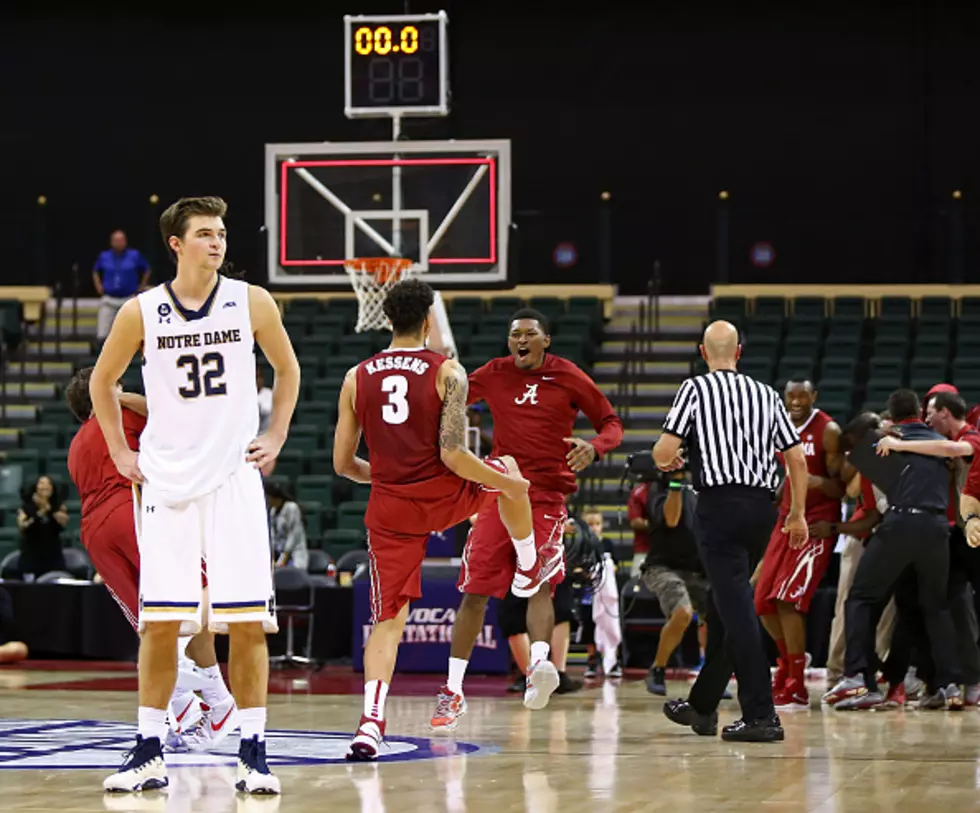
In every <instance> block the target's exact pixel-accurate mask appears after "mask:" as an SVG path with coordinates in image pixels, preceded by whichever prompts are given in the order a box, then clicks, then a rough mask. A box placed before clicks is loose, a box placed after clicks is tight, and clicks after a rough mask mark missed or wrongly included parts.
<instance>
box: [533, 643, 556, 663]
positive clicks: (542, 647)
mask: <svg viewBox="0 0 980 813" xmlns="http://www.w3.org/2000/svg"><path fill="white" fill-rule="evenodd" d="M550 652H551V645H550V644H549V643H548V642H547V641H535V642H534V643H533V644H531V666H534V664H536V663H538V662H539V661H546V660H548V653H550Z"/></svg>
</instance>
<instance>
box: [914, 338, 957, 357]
mask: <svg viewBox="0 0 980 813" xmlns="http://www.w3.org/2000/svg"><path fill="white" fill-rule="evenodd" d="M951 346H952V342H950V340H949V336H948V335H946V336H920V337H919V338H918V339H916V340H915V355H917V356H922V357H923V358H926V357H931V358H937V359H943V361H944V362H945V360H947V359H948V358H949V351H950V347H951Z"/></svg>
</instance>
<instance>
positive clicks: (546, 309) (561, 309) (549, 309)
mask: <svg viewBox="0 0 980 813" xmlns="http://www.w3.org/2000/svg"><path fill="white" fill-rule="evenodd" d="M527 304H528V307H530V308H534V309H535V310H537V311H541V313H543V314H544V315H545V316H554V315H561V314H564V313H565V302H564V301H563V300H561V299H559V298H558V297H557V296H536V297H533V298H531V299H529V300H528V303H527Z"/></svg>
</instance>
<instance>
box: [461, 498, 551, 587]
mask: <svg viewBox="0 0 980 813" xmlns="http://www.w3.org/2000/svg"><path fill="white" fill-rule="evenodd" d="M531 511H532V513H533V517H534V544H535V546H536V547H537V548H538V550H540V549H541V548H542V547H544V546H545V545H548V544H553V543H556V542H557V543H560V542H561V539H562V536H563V534H564V533H565V521H566V520H567V519H568V511H567V510H566V508H565V495H564V494H559V493H557V492H554V491H547V492H540V493H535V492H532V493H531ZM516 571H517V551H515V550H514V543H513V542H512V541H511V538H510V534H509V533H508V532H507V529H506V528H505V527H504V523H503V521H502V520H501V519H500V512H499V511H498V510H497V506H496V505H495V504H490V505H485V506H484V507H483V510H482V511H481V512H480V516H479V517H477V520H476V527H474V528H473V530H472V531H471V532H470V536H469V538H468V539H467V540H466V547H465V549H464V550H463V566H462V567H461V568H460V571H459V584H458V585H457V586H458V588H459V591H460V592H461V593H470V594H471V595H476V596H496V597H497V598H503V597H504V596H506V595H507V593H508V592H510V586H511V582H513V580H514V573H515V572H516ZM564 579H565V565H564V563H562V566H561V569H560V570H559V571H558V572H557V573H555V575H554V576H552V577H551V591H552V594H554V590H555V585H557V584H560V583H561V582H562V581H563V580H564Z"/></svg>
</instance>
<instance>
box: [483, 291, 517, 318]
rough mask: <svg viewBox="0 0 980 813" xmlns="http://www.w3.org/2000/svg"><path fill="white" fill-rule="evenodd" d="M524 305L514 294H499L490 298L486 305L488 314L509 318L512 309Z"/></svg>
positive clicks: (514, 309) (512, 311)
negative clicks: (499, 295)
mask: <svg viewBox="0 0 980 813" xmlns="http://www.w3.org/2000/svg"><path fill="white" fill-rule="evenodd" d="M523 307H524V300H523V299H521V298H520V297H516V296H501V297H497V298H495V299H491V300H490V302H489V303H488V305H487V313H488V314H489V315H490V316H496V317H503V318H504V319H507V320H509V319H510V317H511V315H512V314H513V313H514V311H516V310H518V309H520V308H523Z"/></svg>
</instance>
